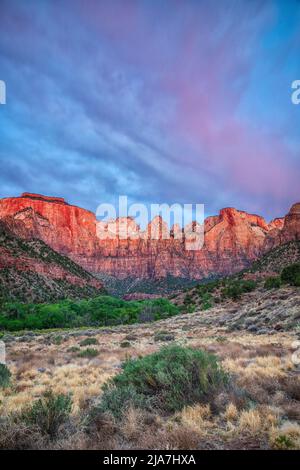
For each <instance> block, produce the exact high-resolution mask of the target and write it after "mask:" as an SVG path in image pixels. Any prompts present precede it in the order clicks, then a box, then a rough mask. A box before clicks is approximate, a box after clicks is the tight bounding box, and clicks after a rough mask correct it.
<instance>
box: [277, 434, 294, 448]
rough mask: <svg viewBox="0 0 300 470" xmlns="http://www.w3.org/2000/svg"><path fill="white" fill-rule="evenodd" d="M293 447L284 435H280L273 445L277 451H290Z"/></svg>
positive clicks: (288, 438)
mask: <svg viewBox="0 0 300 470" xmlns="http://www.w3.org/2000/svg"><path fill="white" fill-rule="evenodd" d="M294 446H295V443H294V441H293V440H292V439H291V438H290V437H289V436H287V435H286V434H281V435H280V436H277V437H276V439H275V440H274V444H273V447H274V448H275V449H279V450H286V449H292V448H293V447H294Z"/></svg>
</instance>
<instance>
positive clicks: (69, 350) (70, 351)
mask: <svg viewBox="0 0 300 470" xmlns="http://www.w3.org/2000/svg"><path fill="white" fill-rule="evenodd" d="M79 351H80V348H79V347H78V346H71V347H70V348H68V349H67V352H68V353H77V352H79Z"/></svg>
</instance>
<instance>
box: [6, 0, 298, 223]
mask: <svg viewBox="0 0 300 470" xmlns="http://www.w3.org/2000/svg"><path fill="white" fill-rule="evenodd" d="M1 10H2V11H1V38H0V70H1V74H3V76H1V77H0V78H1V79H4V80H5V82H6V84H7V104H6V105H5V107H1V109H0V111H1V113H0V161H1V166H2V168H3V170H2V171H1V174H0V183H1V190H0V193H1V194H0V195H1V196H3V197H4V196H7V195H14V194H15V193H16V191H18V192H20V191H23V190H24V191H25V190H28V191H36V192H47V193H48V194H49V193H53V194H55V195H61V196H64V197H66V198H67V199H68V200H70V202H72V203H75V204H78V205H82V206H84V207H87V208H89V209H92V210H95V208H96V206H97V204H99V203H100V202H114V201H115V200H116V199H117V198H118V195H119V194H127V195H128V196H129V199H130V201H135V202H146V203H151V202H153V203H155V202H158V203H161V202H167V203H173V202H194V203H196V202H198V203H204V204H205V205H206V212H207V213H215V212H216V211H217V210H218V209H219V208H220V207H221V206H228V205H234V206H236V207H238V208H241V209H246V210H250V211H255V212H260V213H263V214H265V215H266V216H268V217H272V216H275V215H276V216H277V215H280V214H283V213H285V212H286V211H287V210H288V207H289V205H291V203H292V202H294V201H295V200H296V199H299V192H298V183H297V182H298V181H299V176H300V163H299V143H300V142H299V140H300V139H299V133H298V131H297V127H296V126H295V125H294V122H295V118H297V117H298V118H299V116H298V115H299V112H298V111H299V109H297V110H296V109H295V108H296V107H295V106H292V105H291V102H290V96H289V90H288V87H289V86H290V82H291V81H292V80H294V79H296V78H299V77H295V76H294V74H295V73H296V70H297V67H299V65H300V58H299V54H298V52H297V51H298V50H299V47H298V46H299V34H298V33H297V31H298V30H297V21H296V19H297V18H299V17H300V6H299V3H297V2H290V3H289V6H285V7H284V6H283V3H282V2H277V3H275V2H263V3H262V2H260V1H257V2H256V1H253V2H247V1H246V0H244V1H242V0H241V1H238V2H233V1H228V2H226V3H225V2H217V1H216V2H194V1H193V0H190V1H187V2H181V1H177V2H176V1H172V2H171V1H164V2H158V1H157V2H156V1H154V2H147V1H145V2H144V1H133V0H128V2H123V1H114V2H105V1H100V2H99V1H94V0H89V1H84V2H83V1H79V0H72V1H69V0H64V1H62V2H50V1H44V2H34V1H29V2H26V5H25V4H24V3H22V2H19V1H2V2H1ZM282 15H284V24H285V25H288V26H289V27H284V26H283V25H282V23H281V20H280V19H281V18H282V17H283V16H282ZM295 18H296V19H295ZM272 44H277V47H275V48H272V47H270V46H271V45H272ZM298 70H299V68H298ZM292 75H293V76H292ZM297 112H298V114H296V113H297Z"/></svg>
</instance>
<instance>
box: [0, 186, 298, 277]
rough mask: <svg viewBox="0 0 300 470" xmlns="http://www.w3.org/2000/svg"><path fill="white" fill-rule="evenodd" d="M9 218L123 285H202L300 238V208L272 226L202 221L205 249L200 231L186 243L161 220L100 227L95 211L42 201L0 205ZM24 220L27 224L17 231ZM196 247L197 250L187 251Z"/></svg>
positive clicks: (227, 217)
mask: <svg viewBox="0 0 300 470" xmlns="http://www.w3.org/2000/svg"><path fill="white" fill-rule="evenodd" d="M7 217H9V220H10V226H11V229H12V230H13V231H14V232H17V233H18V235H19V236H21V237H23V238H27V239H30V238H38V239H41V240H43V241H44V242H45V243H47V244H48V245H49V246H51V247H52V248H53V249H54V250H56V251H58V252H59V253H61V254H64V255H67V256H69V257H70V258H71V259H73V260H74V261H75V262H77V263H78V264H80V265H81V266H83V267H84V268H85V269H87V270H88V271H90V272H92V273H105V274H109V275H113V276H116V277H118V278H125V277H129V276H131V277H137V278H161V277H165V276H167V275H168V274H170V275H173V276H176V277H185V278H195V279H200V278H203V277H207V276H213V275H225V274H230V273H232V272H235V271H239V270H241V269H243V268H245V267H247V266H248V265H249V264H250V262H252V261H253V260H255V259H256V258H258V257H259V256H260V255H261V254H263V253H265V252H266V251H268V249H270V248H273V247H274V246H277V245H279V244H282V243H285V242H287V241H290V240H295V239H299V238H300V204H295V205H294V206H293V207H292V208H291V210H290V212H289V213H288V215H287V216H286V217H284V218H282V219H275V220H273V221H271V222H270V223H269V224H268V223H267V222H266V221H265V220H264V218H263V217H260V216H258V215H253V214H248V213H247V212H244V211H239V210H237V209H234V208H225V209H222V210H221V211H220V213H219V215H218V216H212V217H208V218H207V219H206V220H205V221H204V245H203V247H202V245H201V243H200V242H201V240H200V239H199V237H198V234H197V226H196V224H191V226H190V227H189V231H188V232H189V234H190V236H189V238H188V239H187V238H186V237H185V236H181V229H180V227H178V226H174V227H173V228H172V229H171V230H170V232H169V228H168V226H167V224H166V223H165V222H164V221H163V220H162V218H161V217H156V218H155V219H153V220H152V221H151V222H150V223H149V224H148V227H147V228H146V230H145V231H141V230H140V227H139V226H138V225H137V224H136V223H135V221H134V219H132V218H128V219H126V218H120V219H117V220H116V221H109V222H106V223H104V222H98V221H97V220H96V217H95V215H94V214H93V213H92V212H90V211H87V210H85V209H82V208H80V207H76V206H73V205H70V204H68V203H66V202H65V201H64V199H62V198H54V197H48V196H42V195H38V194H31V193H24V194H22V196H21V197H13V198H4V199H2V200H0V219H5V220H7ZM19 221H21V222H22V224H21V225H19V226H18V222H19ZM108 232H109V233H110V234H111V233H113V234H114V238H113V239H112V238H106V236H105V234H107V233H108ZM150 234H151V235H152V236H150ZM169 235H170V236H169ZM197 237H198V238H197ZM191 243H198V245H199V247H200V248H199V249H196V250H189V249H188V248H189V244H191ZM198 245H197V246H198Z"/></svg>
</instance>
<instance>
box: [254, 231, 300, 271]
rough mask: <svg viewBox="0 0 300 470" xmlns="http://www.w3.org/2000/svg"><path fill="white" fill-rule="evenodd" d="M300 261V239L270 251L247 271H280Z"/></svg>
mask: <svg viewBox="0 0 300 470" xmlns="http://www.w3.org/2000/svg"><path fill="white" fill-rule="evenodd" d="M299 262H300V241H299V240H296V241H291V242H288V243H285V244H283V245H280V246H278V247H276V248H273V249H272V250H270V251H268V252H267V253H266V254H265V255H263V256H262V257H261V258H259V259H258V260H257V261H255V262H254V263H253V264H252V265H251V266H250V268H249V269H248V270H247V271H246V272H250V273H261V274H264V273H265V275H266V274H267V273H269V274H271V273H280V272H281V271H282V269H283V268H285V267H286V266H288V265H290V264H293V263H299Z"/></svg>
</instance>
